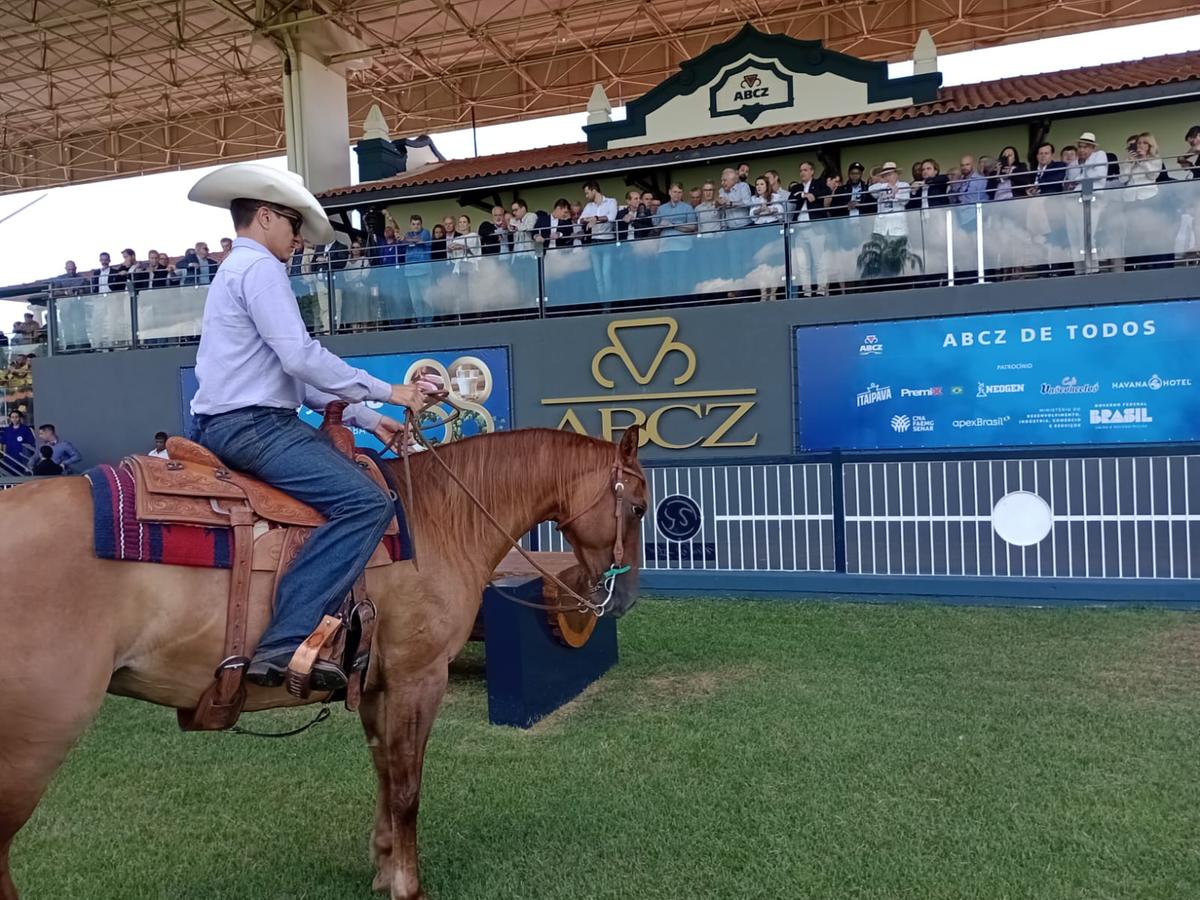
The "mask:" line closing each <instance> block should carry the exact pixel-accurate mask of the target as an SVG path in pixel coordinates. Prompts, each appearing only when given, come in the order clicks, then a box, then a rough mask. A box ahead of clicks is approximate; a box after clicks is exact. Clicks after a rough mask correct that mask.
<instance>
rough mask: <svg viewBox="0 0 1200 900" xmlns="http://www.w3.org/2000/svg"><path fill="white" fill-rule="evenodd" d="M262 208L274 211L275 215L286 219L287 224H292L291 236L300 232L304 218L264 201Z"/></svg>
mask: <svg viewBox="0 0 1200 900" xmlns="http://www.w3.org/2000/svg"><path fill="white" fill-rule="evenodd" d="M263 209H269V210H270V211H271V212H273V213H275V215H277V216H279V218H281V219H286V220H287V222H288V224H289V225H291V226H292V236H293V237H295V236H297V235H299V234H300V229H301V227H302V226H303V225H304V219H302V218H301V217H300V216H298V215H296V214H295V213H294V212H291V211H290V210H286V209H283V208H281V207H278V206H272V205H271V204H269V203H264V204H263Z"/></svg>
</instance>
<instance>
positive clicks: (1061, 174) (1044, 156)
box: [1025, 141, 1067, 197]
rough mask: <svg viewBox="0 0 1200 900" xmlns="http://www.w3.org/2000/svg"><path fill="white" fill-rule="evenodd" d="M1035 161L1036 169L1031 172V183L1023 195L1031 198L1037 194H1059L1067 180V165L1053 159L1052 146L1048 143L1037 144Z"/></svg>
mask: <svg viewBox="0 0 1200 900" xmlns="http://www.w3.org/2000/svg"><path fill="white" fill-rule="evenodd" d="M1036 159H1037V167H1036V168H1035V169H1034V170H1033V172H1032V175H1033V183H1032V184H1030V185H1029V187H1028V188H1026V190H1025V193H1027V194H1028V195H1029V196H1031V197H1033V196H1036V195H1037V194H1061V193H1062V192H1063V183H1064V182H1065V181H1066V178H1067V164H1066V163H1064V162H1059V161H1058V160H1056V159H1055V158H1054V145H1053V144H1051V143H1050V142H1049V141H1044V142H1042V143H1040V144H1038V148H1037V154H1036Z"/></svg>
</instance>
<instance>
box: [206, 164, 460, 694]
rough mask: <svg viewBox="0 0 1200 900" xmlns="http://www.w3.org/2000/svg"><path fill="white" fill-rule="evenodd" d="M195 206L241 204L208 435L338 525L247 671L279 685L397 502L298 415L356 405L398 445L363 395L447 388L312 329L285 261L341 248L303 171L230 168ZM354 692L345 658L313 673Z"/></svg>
mask: <svg viewBox="0 0 1200 900" xmlns="http://www.w3.org/2000/svg"><path fill="white" fill-rule="evenodd" d="M188 199H190V200H194V201H196V202H198V203H205V204H208V205H210V206H219V207H222V208H224V209H227V210H229V212H230V213H231V215H232V216H233V225H234V228H235V229H236V230H237V239H236V240H235V241H234V242H233V249H232V250H231V251H230V253H229V255H228V256H226V258H225V259H224V260H223V261H222V262H221V266H220V268H219V269H218V270H217V274H216V275H215V276H214V277H213V280H212V284H211V285H210V286H209V289H208V297H207V299H206V300H205V303H204V318H203V323H202V326H201V332H200V347H199V350H198V351H197V353H196V380H197V381H198V382H199V389H198V390H197V391H196V395H195V397H194V398H193V400H192V414H193V415H194V416H195V421H196V428H197V431H198V436H199V441H200V443H201V444H203V445H204V446H205V447H207V448H208V449H209V450H211V451H213V453H215V454H217V456H219V457H220V458H221V459H222V461H224V462H225V463H226V464H227V465H229V466H230V467H231V468H233V469H237V470H240V471H243V472H248V473H250V474H252V475H255V476H257V477H258V478H261V479H262V480H263V481H265V482H267V483H268V484H271V485H274V486H275V487H277V488H279V489H280V490H282V491H284V492H285V493H288V494H290V495H292V496H293V497H296V498H297V499H298V500H301V501H303V502H304V503H307V504H309V505H310V506H312V507H313V508H315V509H316V510H317V511H318V512H320V513H321V514H322V515H323V516H325V518H326V519H327V521H326V523H325V524H324V525H322V526H321V527H320V528H317V529H316V530H315V531H314V532H313V533H312V536H311V537H310V538H309V539H308V541H307V542H305V544H304V547H303V548H302V549H301V551H300V552H299V554H298V555H297V556H296V559H295V561H294V562H293V563H292V566H291V568H289V569H288V571H287V573H286V574H285V575H284V577H283V578H282V579H280V582H279V592H278V596H277V598H276V605H275V614H274V616H273V617H272V619H271V624H270V625H269V626H268V628H267V630H266V632H265V633H264V634H263V636H262V639H261V641H260V642H259V646H258V649H257V650H256V651H255V654H254V658H253V659H252V660H251V661H250V664H249V665H248V666H247V669H246V679H247V680H248V681H251V682H253V683H255V684H259V685H264V686H267V687H274V686H278V685H280V684H282V683H283V680H284V676H285V675H286V673H287V667H288V663H289V661H290V660H291V658H292V654H293V653H294V652H295V650H296V648H297V647H298V646H299V645H300V643H301V642H302V641H303V640H304V639H305V638H306V637H308V635H309V634H310V633H311V632H312V630H313V629H314V628H315V627H316V626H317V624H318V622H320V620H321V616H322V615H323V614H325V613H328V612H331V611H332V610H334V609H335V608H336V607H337V606H338V605H339V604H340V603H341V601H342V599H343V598H344V597H345V595H346V594H347V592H349V590H350V588H351V586H352V585H353V582H354V580H355V578H356V577H357V576H358V574H359V572H360V571H361V570H362V569H363V568H364V567H365V566H366V563H367V560H368V559H369V558H370V556H371V554H372V553H373V552H374V551H375V548H376V547H377V546H378V544H379V541H380V539H381V538H382V537H383V532H384V531H385V529H386V528H387V525H388V522H389V520H390V519H391V517H392V514H393V512H394V510H393V507H392V501H391V499H390V498H389V497H388V496H387V494H385V493H384V492H383V491H382V490H380V489H379V488H378V487H377V486H376V485H375V483H374V482H372V481H371V479H370V478H368V477H367V476H366V474H364V473H363V472H362V470H360V469H359V468H358V467H357V466H356V465H354V463H352V462H351V461H350V460H348V459H347V458H346V457H344V456H342V455H341V454H340V453H339V452H338V451H337V450H335V449H334V448H333V446H332V445H331V444H330V443H329V442H328V441H327V440H325V439H324V438H323V437H321V436H320V435H319V433H318V432H317V431H316V430H315V429H313V428H312V427H310V426H309V425H306V424H305V423H304V422H302V421H301V420H300V418H299V416H298V415H297V410H298V409H299V407H300V405H301V404H304V405H306V406H308V407H309V408H310V409H314V410H318V411H319V410H322V409H324V408H325V404H326V403H329V402H331V401H332V400H334V399H335V398H338V399H342V400H347V401H350V402H351V403H352V404H353V405H352V406H350V407H349V408H348V409H347V411H346V417H347V419H348V421H350V422H352V423H353V424H355V425H358V426H359V427H362V428H365V429H367V430H368V431H372V432H373V433H374V434H375V436H376V437H378V438H379V439H380V440H382V441H384V442H385V443H386V442H387V441H389V440H391V439H392V437H394V436H395V434H396V433H397V431H398V430H399V429H400V427H401V426H400V425H399V423H397V422H396V421H395V420H393V419H390V418H388V417H386V416H382V415H380V414H379V413H378V412H376V411H375V410H373V409H370V408H368V407H367V406H366V405H365V403H364V401H369V400H373V401H376V402H378V403H392V404H396V405H399V406H407V407H408V408H409V409H413V410H417V409H419V408H420V407H421V404H422V397H423V395H424V393H426V392H429V391H433V390H435V389H436V387H437V386H436V385H433V384H429V383H422V384H420V385H417V384H388V383H387V382H385V381H381V380H380V379H378V378H376V377H375V376H373V375H371V374H369V373H367V372H364V371H363V370H361V369H356V368H354V367H352V366H350V365H348V364H346V363H345V362H343V361H342V360H341V359H339V358H338V357H336V356H334V355H333V354H332V353H330V352H329V351H328V350H326V349H325V348H324V347H322V346H321V345H320V344H318V343H317V342H316V341H314V340H313V339H312V338H311V337H310V336H309V334H308V332H307V331H306V330H305V327H304V322H303V321H302V319H301V317H300V310H299V307H298V306H297V303H296V296H295V294H294V293H293V292H292V288H291V284H290V282H289V281H288V277H287V270H286V267H285V265H284V263H285V262H286V260H288V258H289V257H290V256H291V254H292V252H293V250H294V249H295V248H296V247H298V246H301V238H302V237H303V238H306V239H308V240H310V241H312V242H313V243H329V242H330V241H331V240H332V238H333V227H332V226H331V225H330V223H329V218H328V217H327V216H326V215H325V211H324V210H323V209H322V208H321V205H320V204H319V203H318V202H317V199H316V198H315V197H314V196H313V195H312V194H311V193H309V191H308V190H307V189H306V188H305V187H304V185H303V183H302V182H301V181H300V179H299V177H298V176H295V175H293V174H292V173H290V172H284V171H280V170H278V169H274V168H271V167H270V166H265V165H262V164H261V163H241V164H238V165H232V166H225V167H223V168H221V169H218V170H216V171H215V172H211V173H209V174H208V175H205V176H204V177H203V178H201V179H200V180H199V181H198V182H196V184H195V186H194V187H193V188H192V190H191V191H190V192H189V194H188ZM345 684H346V675H345V673H344V672H343V671H342V670H341V668H340V667H339V666H337V665H336V664H334V663H327V662H321V663H319V664H318V666H316V667H314V669H313V675H312V688H313V689H314V690H317V691H332V690H338V689H340V688H342V687H344V686H345Z"/></svg>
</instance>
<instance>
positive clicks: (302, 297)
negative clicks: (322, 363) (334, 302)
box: [288, 272, 329, 334]
mask: <svg viewBox="0 0 1200 900" xmlns="http://www.w3.org/2000/svg"><path fill="white" fill-rule="evenodd" d="M288 280H289V281H290V282H291V284H292V292H293V293H294V294H295V295H296V303H297V304H299V306H300V317H301V318H302V319H304V327H305V328H307V329H308V333H309V334H329V278H328V273H327V272H317V273H314V274H311V275H293V276H291V277H290V278H289V279H288Z"/></svg>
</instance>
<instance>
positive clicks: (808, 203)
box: [788, 161, 829, 222]
mask: <svg viewBox="0 0 1200 900" xmlns="http://www.w3.org/2000/svg"><path fill="white" fill-rule="evenodd" d="M828 194H829V188H828V187H826V186H825V180H824V179H823V178H817V170H816V167H815V166H814V165H813V164H812V163H810V162H807V161H805V162H802V163H800V180H799V181H793V182H792V183H791V184H789V185H788V209H789V210H790V211H791V217H790V219H791V221H793V222H807V221H809V220H810V219H823V218H825V216H826V213H827V210H826V209H825V202H824V201H825V197H826V196H827V195H828Z"/></svg>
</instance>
